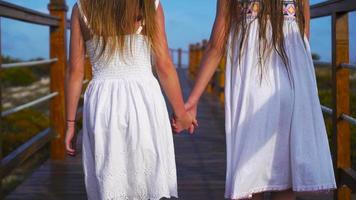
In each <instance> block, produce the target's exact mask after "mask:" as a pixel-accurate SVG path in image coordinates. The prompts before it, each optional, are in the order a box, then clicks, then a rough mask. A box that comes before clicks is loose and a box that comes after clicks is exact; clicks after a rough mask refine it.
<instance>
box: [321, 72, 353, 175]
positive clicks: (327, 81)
mask: <svg viewBox="0 0 356 200" xmlns="http://www.w3.org/2000/svg"><path fill="white" fill-rule="evenodd" d="M316 75H317V82H318V90H319V98H320V102H321V104H322V105H325V106H328V107H332V72H331V67H330V66H316ZM350 87H351V88H350V89H351V92H350V103H351V113H352V116H355V115H356V104H355V102H356V72H354V71H351V72H350ZM324 118H325V123H326V127H327V131H328V136H329V140H330V141H332V136H331V135H332V131H333V130H332V121H331V119H330V117H329V116H328V115H324ZM350 127H351V154H352V166H353V167H352V168H354V169H356V135H355V133H356V127H355V126H352V125H351V126H350ZM330 145H333V143H332V142H330Z"/></svg>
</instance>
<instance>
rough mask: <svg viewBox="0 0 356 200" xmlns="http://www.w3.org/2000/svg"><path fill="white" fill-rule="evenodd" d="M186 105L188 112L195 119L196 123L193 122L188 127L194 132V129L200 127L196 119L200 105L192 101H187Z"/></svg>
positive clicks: (190, 131)
mask: <svg viewBox="0 0 356 200" xmlns="http://www.w3.org/2000/svg"><path fill="white" fill-rule="evenodd" d="M184 107H185V109H186V110H187V112H188V113H189V114H190V115H191V116H192V117H193V118H194V119H195V123H193V124H191V125H190V127H189V128H188V131H189V133H191V134H192V133H193V132H194V130H195V129H196V128H197V127H198V122H197V120H196V118H197V109H198V105H197V104H193V103H190V102H189V101H188V102H186V103H185V105H184Z"/></svg>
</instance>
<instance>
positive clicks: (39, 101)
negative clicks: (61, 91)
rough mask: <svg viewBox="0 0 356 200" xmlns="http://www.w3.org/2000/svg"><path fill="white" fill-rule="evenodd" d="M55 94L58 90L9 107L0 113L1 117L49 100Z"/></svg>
mask: <svg viewBox="0 0 356 200" xmlns="http://www.w3.org/2000/svg"><path fill="white" fill-rule="evenodd" d="M57 95H58V92H53V93H51V94H48V95H46V96H43V97H40V98H38V99H35V100H33V101H31V102H28V103H25V104H23V105H20V106H17V107H15V108H11V109H9V110H7V111H4V112H2V113H1V117H6V116H8V115H11V114H14V113H17V112H19V111H21V110H24V109H26V108H30V107H33V106H35V105H38V104H40V103H43V102H45V101H48V100H51V99H52V98H54V97H55V96H57Z"/></svg>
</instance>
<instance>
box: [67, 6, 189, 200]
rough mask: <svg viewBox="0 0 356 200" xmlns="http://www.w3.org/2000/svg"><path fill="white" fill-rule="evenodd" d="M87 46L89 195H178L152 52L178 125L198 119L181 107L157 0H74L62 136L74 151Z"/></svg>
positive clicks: (115, 199)
mask: <svg viewBox="0 0 356 200" xmlns="http://www.w3.org/2000/svg"><path fill="white" fill-rule="evenodd" d="M151 52H152V53H153V54H151ZM86 53H87V54H88V56H89V58H90V61H91V64H92V74H93V79H92V80H91V81H90V82H89V84H88V86H87V88H86V90H85V93H84V105H83V143H82V151H83V157H82V158H83V168H84V174H85V185H86V191H87V196H88V199H91V200H109V199H110V200H121V199H125V200H147V199H150V200H159V199H161V198H162V197H166V198H170V197H178V194H177V177H176V165H175V156H174V147H173V138H172V128H171V125H170V121H169V115H168V112H167V108H166V104H165V101H164V97H163V94H162V92H161V88H160V85H159V82H158V81H157V79H156V78H155V76H154V75H153V73H152V69H151V67H152V66H151V57H153V59H154V60H155V61H156V71H157V74H158V77H159V80H160V83H161V85H162V87H163V89H164V91H165V92H166V95H167V97H168V100H169V101H170V103H171V104H172V107H173V110H174V113H175V118H176V121H175V123H176V124H177V126H179V128H178V132H179V131H181V130H182V129H185V128H188V127H189V126H190V125H191V124H192V122H193V118H192V117H191V116H190V115H189V114H188V113H187V112H186V110H185V108H184V102H183V98H182V94H181V89H180V85H179V80H178V76H177V73H176V70H175V67H174V66H173V63H172V61H171V58H170V55H169V50H168V46H167V40H166V34H165V25H164V16H163V10H162V7H161V6H160V4H159V1H158V0H156V1H154V0H105V1H103V0H78V1H77V4H76V5H75V6H74V8H73V13H72V17H71V40H70V66H69V68H68V71H67V78H66V105H67V106H66V111H67V113H66V116H67V132H66V138H65V145H66V150H67V153H68V154H69V155H72V156H74V155H75V153H76V149H75V139H74V138H75V133H74V125H75V116H76V111H77V105H78V100H79V97H80V93H81V90H82V81H83V72H84V60H85V55H86Z"/></svg>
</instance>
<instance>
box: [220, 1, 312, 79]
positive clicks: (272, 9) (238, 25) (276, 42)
mask: <svg viewBox="0 0 356 200" xmlns="http://www.w3.org/2000/svg"><path fill="white" fill-rule="evenodd" d="M256 1H257V2H258V3H259V10H258V14H257V16H256V18H255V20H258V24H259V29H258V30H259V32H258V38H259V54H260V55H259V66H260V72H261V73H260V75H261V78H262V75H263V71H265V69H264V65H263V63H262V62H263V59H264V58H265V56H266V55H267V52H270V51H271V50H274V51H275V52H276V53H277V54H278V55H279V56H280V58H281V59H282V61H283V63H284V65H285V67H286V68H287V70H289V58H288V56H287V53H286V50H285V38H284V33H283V23H284V14H283V2H284V0H256ZM303 1H304V0H291V2H292V3H294V5H295V9H296V11H295V13H296V20H297V23H298V26H299V31H300V34H301V36H302V38H303V35H304V30H305V19H304V13H303V8H304V2H303ZM250 2H251V0H228V3H227V5H226V6H227V8H226V10H227V13H226V21H227V23H228V30H227V33H226V34H225V42H227V40H228V37H229V35H230V33H231V49H232V50H233V52H235V50H239V56H238V58H240V57H241V52H242V48H243V46H244V43H245V42H246V41H248V40H247V37H248V29H249V22H248V20H246V18H247V16H248V13H247V11H248V9H249V6H250V5H249V4H250ZM269 18H270V19H273V20H268V19H269ZM268 25H270V26H271V29H272V30H271V33H272V35H271V43H269V44H271V45H268V44H267V43H268V42H269V41H267V26H268ZM239 37H240V38H239ZM239 60H241V59H239Z"/></svg>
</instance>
